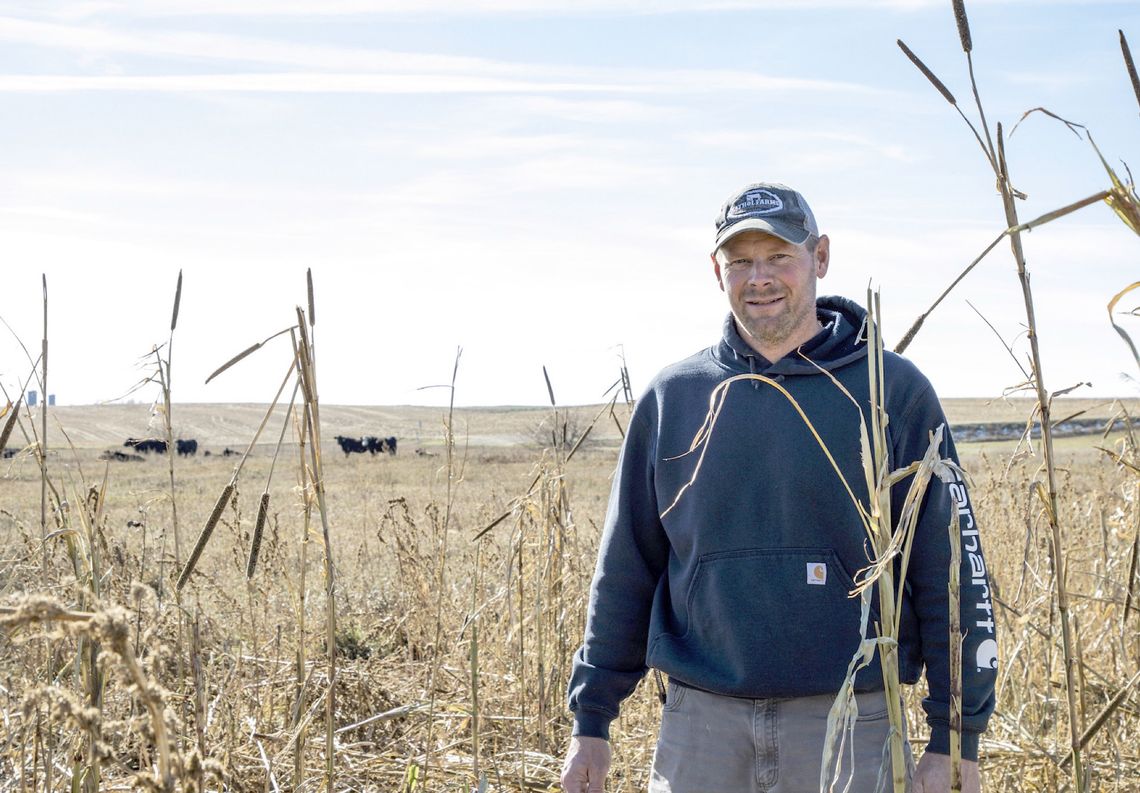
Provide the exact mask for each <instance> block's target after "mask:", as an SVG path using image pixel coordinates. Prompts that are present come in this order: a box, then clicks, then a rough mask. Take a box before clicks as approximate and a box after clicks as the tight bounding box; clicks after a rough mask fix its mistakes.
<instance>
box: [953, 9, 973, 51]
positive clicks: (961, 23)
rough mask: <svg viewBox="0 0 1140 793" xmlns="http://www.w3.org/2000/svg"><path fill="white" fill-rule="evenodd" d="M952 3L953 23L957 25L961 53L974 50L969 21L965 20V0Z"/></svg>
mask: <svg viewBox="0 0 1140 793" xmlns="http://www.w3.org/2000/svg"><path fill="white" fill-rule="evenodd" d="M953 1H954V21H955V22H957V23H958V38H959V39H961V40H962V51H963V52H969V51H970V50H972V49H973V48H974V42H973V41H972V40H971V39H970V20H968V19H967V18H966V0H953Z"/></svg>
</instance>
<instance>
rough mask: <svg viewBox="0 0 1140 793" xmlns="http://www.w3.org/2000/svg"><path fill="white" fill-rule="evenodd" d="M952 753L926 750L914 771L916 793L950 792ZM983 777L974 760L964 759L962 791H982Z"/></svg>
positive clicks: (968, 792)
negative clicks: (937, 752) (935, 752)
mask: <svg viewBox="0 0 1140 793" xmlns="http://www.w3.org/2000/svg"><path fill="white" fill-rule="evenodd" d="M949 790H950V755H946V754H934V753H933V752H926V753H925V754H924V755H923V756H922V759H921V760H919V761H918V768H917V769H915V772H914V793H948V791H949ZM981 790H982V778H981V775H980V774H979V773H978V764H977V762H976V761H974V760H963V761H962V793H981Z"/></svg>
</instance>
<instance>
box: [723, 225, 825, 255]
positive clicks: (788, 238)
mask: <svg viewBox="0 0 1140 793" xmlns="http://www.w3.org/2000/svg"><path fill="white" fill-rule="evenodd" d="M745 231H762V232H764V233H765V234H771V235H772V236H774V237H779V238H780V239H782V240H784V241H785V242H790V243H792V244H793V245H803V244H804V243H805V242H807V240H808V237H810V236H811V232H809V231H808V230H807V229H805V228H802V227H800V228H797V227H796V226H792V225H790V224H787V223H773V222H772V221H770V220H764V219H763V218H746V219H744V220H741V221H738V222H736V223H733V224H732V225H731V226H727V227H725V228H724V229H722V230H721V232H720V234H717V235H716V247H714V248H713V250H714V251H716V250H719V249H720V247H721V246H722V245H724V244H725V243H726V242H728V241H729V240H730V239H732V238H733V237H735V236H736V235H737V234H741V233H743V232H745Z"/></svg>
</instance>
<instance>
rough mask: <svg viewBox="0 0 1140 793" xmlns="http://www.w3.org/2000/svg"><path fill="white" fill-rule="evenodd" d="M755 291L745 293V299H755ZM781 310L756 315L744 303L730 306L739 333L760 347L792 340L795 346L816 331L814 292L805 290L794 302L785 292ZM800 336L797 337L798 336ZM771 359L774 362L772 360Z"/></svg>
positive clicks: (777, 344) (777, 345) (775, 346)
mask: <svg viewBox="0 0 1140 793" xmlns="http://www.w3.org/2000/svg"><path fill="white" fill-rule="evenodd" d="M757 296H758V295H745V296H744V298H745V299H754V298H755V297H757ZM784 299H785V306H784V309H785V310H784V311H781V312H780V313H779V314H776V315H774V316H770V317H757V316H755V315H752V314H749V313H748V311H747V306H746V305H742V306H740V310H739V311H738V310H736V307H735V306H734V307H733V315H734V316H735V317H736V325H737V328H738V330H740V332H741V335H742V336H744V337H745V338H746V339H748V338H751V339H754V340H755V341H756V342H757V344H758V345H759V346H761V347H764V348H767V349H771V348H780V347H783V346H784V345H786V344H787V343H788V341H789V340H792V341H793V342H794V343H795V344H796V346H798V345H799V344H802V343H803V342H806V341H807V340H808V339H810V338H811V337H812V336H814V335H815V330H816V328H817V327H818V325H817V316H816V310H815V295H814V294H806V295H803V297H802V298H801V299H800V300H799V301H798V302H796V303H794V304H793V303H792V302H791V301H792V300H793V297H792V296H791V295H788V294H785V295H784ZM801 336H802V337H803V338H800V337H801ZM772 363H775V362H774V361H773V362H772Z"/></svg>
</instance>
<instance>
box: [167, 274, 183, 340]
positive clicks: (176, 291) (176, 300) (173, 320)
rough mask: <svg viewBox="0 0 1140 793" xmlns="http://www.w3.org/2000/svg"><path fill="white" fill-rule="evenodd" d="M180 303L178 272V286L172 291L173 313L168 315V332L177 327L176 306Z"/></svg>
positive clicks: (179, 277)
mask: <svg viewBox="0 0 1140 793" xmlns="http://www.w3.org/2000/svg"><path fill="white" fill-rule="evenodd" d="M181 302H182V271H181V270H179V271H178V286H177V287H175V289H174V312H173V313H172V314H171V315H170V330H171V332H172V333H173V332H174V329H175V328H176V327H177V326H178V305H179V303H181Z"/></svg>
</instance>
